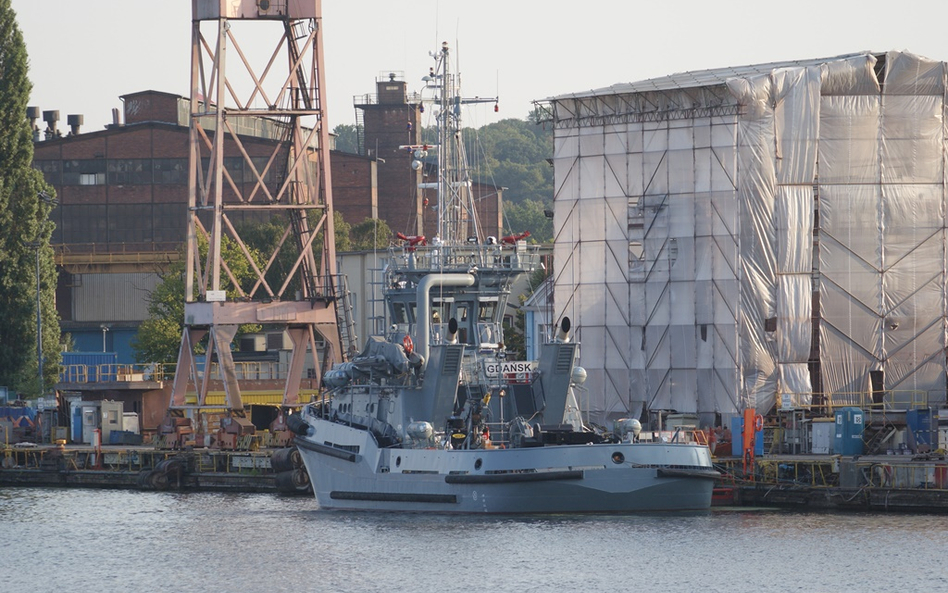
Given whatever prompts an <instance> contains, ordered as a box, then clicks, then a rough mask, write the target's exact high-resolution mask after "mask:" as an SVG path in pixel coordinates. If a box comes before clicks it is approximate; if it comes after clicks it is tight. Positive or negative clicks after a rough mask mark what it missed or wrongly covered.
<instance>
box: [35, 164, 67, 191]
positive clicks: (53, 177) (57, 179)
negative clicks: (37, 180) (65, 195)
mask: <svg viewBox="0 0 948 593" xmlns="http://www.w3.org/2000/svg"><path fill="white" fill-rule="evenodd" d="M33 168H34V169H36V170H37V171H40V172H42V173H43V177H44V178H45V179H46V183H48V184H50V185H59V184H60V183H61V182H62V179H63V162H62V161H58V160H57V161H33Z"/></svg>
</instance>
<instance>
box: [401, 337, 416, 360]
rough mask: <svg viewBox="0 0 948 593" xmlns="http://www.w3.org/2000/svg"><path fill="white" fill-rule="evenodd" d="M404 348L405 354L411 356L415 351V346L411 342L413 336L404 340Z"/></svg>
mask: <svg viewBox="0 0 948 593" xmlns="http://www.w3.org/2000/svg"><path fill="white" fill-rule="evenodd" d="M402 347H403V348H405V354H407V355H409V356H411V353H412V351H413V350H414V349H415V344H414V343H413V342H412V341H411V336H409V335H406V336H405V337H404V338H402Z"/></svg>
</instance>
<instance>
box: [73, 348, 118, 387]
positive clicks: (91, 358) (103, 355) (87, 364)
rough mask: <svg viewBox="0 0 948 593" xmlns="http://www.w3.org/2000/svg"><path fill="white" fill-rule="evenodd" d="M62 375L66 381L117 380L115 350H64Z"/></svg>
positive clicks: (116, 356)
mask: <svg viewBox="0 0 948 593" xmlns="http://www.w3.org/2000/svg"><path fill="white" fill-rule="evenodd" d="M60 364H61V365H62V373H61V375H62V377H63V379H64V381H65V382H66V383H85V382H90V383H94V382H96V381H115V373H116V370H117V367H118V355H117V354H116V353H115V352H63V360H62V362H61V363H60Z"/></svg>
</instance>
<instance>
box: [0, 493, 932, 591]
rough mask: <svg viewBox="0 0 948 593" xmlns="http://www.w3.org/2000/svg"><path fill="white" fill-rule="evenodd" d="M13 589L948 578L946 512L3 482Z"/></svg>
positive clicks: (813, 584)
mask: <svg viewBox="0 0 948 593" xmlns="http://www.w3.org/2000/svg"><path fill="white" fill-rule="evenodd" d="M0 542H2V548H0V591H4V592H17V593H26V592H31V591H37V592H44V593H46V592H49V591H63V592H68V593H82V592H86V591H90V592H96V593H108V592H112V591H158V590H162V591H174V592H192V591H194V592H202V591H207V592H214V593H222V592H255V591H260V592H273V591H293V592H301V591H357V592H360V593H361V592H373V591H379V592H381V591H385V592H387V593H393V592H398V593H403V592H414V591H421V592H428V591H444V592H450V593H455V592H459V591H462V590H476V591H487V592H501V591H517V592H547V591H577V592H585V591H633V590H638V591H642V592H651V591H663V592H665V591H688V592H717V591H721V592H728V593H751V592H754V593H756V592H761V591H781V592H783V591H801V592H807V593H815V592H824V591H825V592H834V593H835V592H843V591H858V592H874V591H880V592H883V591H884V592H896V591H921V590H928V591H936V590H939V591H943V590H946V589H948V581H946V575H948V517H946V516H938V515H868V514H817V513H795V512H785V511H772V510H765V511H762V510H743V511H735V510H728V511H713V512H710V513H704V514H698V515H634V516H584V517H568V516H543V517H502V518H484V517H455V516H430V515H394V514H392V515H386V514H370V513H354V514H352V513H340V512H327V511H320V510H319V508H318V506H317V504H316V502H315V500H312V499H310V498H281V497H278V496H275V495H268V494H248V495H233V494H204V493H202V494H174V493H154V492H131V491H111V490H79V489H69V490H50V489H34V488H17V489H3V488H0Z"/></svg>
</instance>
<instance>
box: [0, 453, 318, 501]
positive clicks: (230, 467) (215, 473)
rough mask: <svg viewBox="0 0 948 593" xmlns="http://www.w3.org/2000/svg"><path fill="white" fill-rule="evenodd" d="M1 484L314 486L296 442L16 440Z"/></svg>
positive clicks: (302, 489) (291, 489)
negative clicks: (235, 447)
mask: <svg viewBox="0 0 948 593" xmlns="http://www.w3.org/2000/svg"><path fill="white" fill-rule="evenodd" d="M0 486H41V487H80V488H123V489H137V490H190V491H220V492H273V493H280V494H311V492H312V490H311V488H310V483H309V476H308V475H307V474H306V470H305V468H304V467H303V466H302V461H301V460H300V459H299V457H298V454H297V453H296V449H295V448H283V449H262V450H258V451H226V450H219V449H185V450H166V449H156V448H155V447H153V446H152V447H149V446H138V447H135V446H128V447H105V446H103V447H102V448H101V449H96V448H94V447H86V446H50V445H33V446H17V445H12V446H8V447H5V448H3V453H2V459H0Z"/></svg>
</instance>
